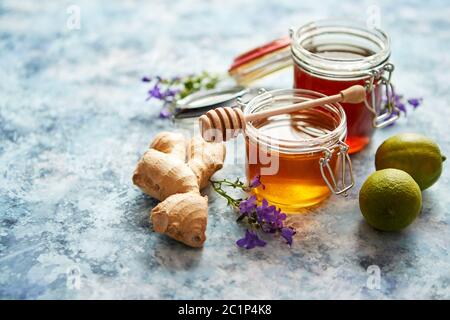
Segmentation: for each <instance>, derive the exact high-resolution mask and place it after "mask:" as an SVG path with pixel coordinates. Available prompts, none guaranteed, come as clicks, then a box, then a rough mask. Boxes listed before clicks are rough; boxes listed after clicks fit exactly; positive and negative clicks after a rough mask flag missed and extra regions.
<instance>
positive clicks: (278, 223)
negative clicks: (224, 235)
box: [211, 176, 295, 249]
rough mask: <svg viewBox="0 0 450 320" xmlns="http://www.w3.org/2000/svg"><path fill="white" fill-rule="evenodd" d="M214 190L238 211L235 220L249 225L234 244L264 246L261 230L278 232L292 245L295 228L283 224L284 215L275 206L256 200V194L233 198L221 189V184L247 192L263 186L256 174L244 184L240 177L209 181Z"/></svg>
mask: <svg viewBox="0 0 450 320" xmlns="http://www.w3.org/2000/svg"><path fill="white" fill-rule="evenodd" d="M211 183H212V185H213V188H214V190H215V191H216V192H217V193H218V194H220V195H221V196H223V197H224V198H226V199H227V201H228V204H229V205H231V206H232V207H234V208H235V209H236V210H237V211H239V217H238V218H237V221H238V222H239V221H243V222H246V223H247V225H248V226H249V227H250V229H248V230H247V231H246V232H245V236H244V237H243V238H242V239H239V240H238V241H237V242H236V244H237V245H238V246H239V247H242V248H245V249H252V248H255V247H264V246H265V245H266V242H265V241H264V240H262V239H260V238H259V236H258V234H257V231H262V232H263V233H265V234H274V235H276V234H278V235H280V236H281V237H282V238H284V240H286V243H287V244H288V245H289V246H290V245H292V238H293V236H294V235H295V230H294V229H293V228H291V227H287V226H284V222H285V220H286V215H285V214H284V213H282V212H281V210H280V209H277V208H276V207H275V206H271V205H269V203H268V202H267V200H266V199H262V201H261V203H260V204H259V203H258V202H257V199H256V196H254V195H252V196H250V197H248V198H247V199H235V198H233V197H231V196H230V195H229V194H227V193H226V192H225V191H224V190H223V188H222V187H223V186H228V187H232V188H234V189H236V188H239V189H242V190H243V191H246V192H249V191H250V190H251V189H253V188H258V187H261V188H263V189H264V188H265V186H264V184H262V182H261V180H260V177H259V176H257V177H255V178H254V179H252V181H251V182H250V183H249V184H248V185H246V184H244V183H243V182H242V181H240V179H239V178H238V179H236V180H235V181H234V182H232V181H229V180H226V179H224V180H220V181H211Z"/></svg>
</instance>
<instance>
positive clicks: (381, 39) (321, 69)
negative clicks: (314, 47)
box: [290, 19, 390, 77]
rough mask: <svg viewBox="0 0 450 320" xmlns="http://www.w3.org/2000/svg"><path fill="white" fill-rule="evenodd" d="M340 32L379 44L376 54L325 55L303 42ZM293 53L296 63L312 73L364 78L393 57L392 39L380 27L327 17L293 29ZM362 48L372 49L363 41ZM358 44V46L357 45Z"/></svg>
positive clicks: (291, 32) (291, 33) (291, 34)
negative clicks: (346, 56) (344, 56)
mask: <svg viewBox="0 0 450 320" xmlns="http://www.w3.org/2000/svg"><path fill="white" fill-rule="evenodd" d="M332 34H341V35H347V36H350V37H354V38H355V39H359V40H360V41H359V42H361V40H365V41H366V42H367V44H368V43H371V44H372V45H375V46H377V49H378V51H377V52H375V53H374V54H371V55H368V56H361V57H353V58H345V59H343V58H336V57H325V56H324V55H319V54H317V53H314V52H311V51H310V50H308V49H307V48H305V47H304V45H303V42H305V41H307V40H308V39H311V38H312V37H318V36H320V35H322V36H323V35H332ZM290 36H291V39H292V42H291V52H292V57H293V59H294V62H295V63H296V64H298V65H300V66H302V67H304V68H305V69H306V70H309V71H311V72H313V73H316V74H319V75H323V76H330V77H361V76H366V75H370V71H371V70H374V69H378V68H379V67H381V66H383V65H384V64H385V63H386V62H387V61H388V59H389V57H390V38H389V36H388V35H387V34H386V33H385V32H384V31H383V30H381V29H379V28H376V27H373V28H368V27H367V26H366V25H365V24H364V23H362V22H360V21H347V20H343V19H324V20H318V21H313V22H309V23H307V24H305V25H303V26H301V27H299V28H298V29H297V30H293V29H291V31H290ZM360 45H361V49H369V48H367V47H365V48H363V47H364V46H363V45H362V44H361V43H360ZM354 47H356V45H355V46H354Z"/></svg>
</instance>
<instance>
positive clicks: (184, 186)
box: [133, 132, 225, 247]
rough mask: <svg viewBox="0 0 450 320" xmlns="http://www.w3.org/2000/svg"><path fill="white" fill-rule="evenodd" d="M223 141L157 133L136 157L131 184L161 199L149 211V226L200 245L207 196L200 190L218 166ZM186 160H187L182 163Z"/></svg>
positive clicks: (206, 212)
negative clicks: (213, 141)
mask: <svg viewBox="0 0 450 320" xmlns="http://www.w3.org/2000/svg"><path fill="white" fill-rule="evenodd" d="M224 160H225V145H224V144H223V143H209V142H205V141H204V140H203V139H202V138H201V137H194V138H192V139H191V140H190V141H189V142H187V141H186V139H185V138H184V137H183V136H182V135H181V134H178V133H173V132H161V133H159V134H158V135H157V136H156V137H155V139H154V140H153V142H152V143H151V144H150V149H149V150H147V151H146V152H145V153H144V155H143V156H142V158H141V159H140V160H139V162H138V164H137V166H136V169H135V171H134V174H133V183H134V184H135V185H137V186H138V187H139V188H140V189H141V190H142V191H143V192H145V193H147V194H148V195H150V196H152V197H153V198H155V199H158V200H160V201H161V202H160V203H159V204H158V205H157V206H156V207H154V208H153V209H152V210H151V213H150V218H151V221H152V224H153V229H154V230H155V231H156V232H158V233H163V234H166V235H168V236H169V237H172V238H174V239H176V240H178V241H181V242H183V243H185V244H187V245H189V246H191V247H202V246H203V243H204V242H205V240H206V236H205V232H206V225H207V218H208V217H207V216H208V198H207V197H206V196H204V197H203V196H202V195H201V194H200V190H201V189H202V188H204V187H205V186H206V185H207V184H208V180H209V178H210V177H211V176H212V175H213V174H214V172H216V171H217V170H219V169H221V168H222V166H223V162H224ZM186 161H187V162H186Z"/></svg>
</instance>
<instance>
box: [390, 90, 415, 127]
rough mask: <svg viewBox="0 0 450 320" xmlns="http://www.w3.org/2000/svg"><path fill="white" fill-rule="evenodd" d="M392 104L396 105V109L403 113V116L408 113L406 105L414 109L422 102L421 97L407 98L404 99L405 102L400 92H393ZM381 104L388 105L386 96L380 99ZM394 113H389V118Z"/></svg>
mask: <svg viewBox="0 0 450 320" xmlns="http://www.w3.org/2000/svg"><path fill="white" fill-rule="evenodd" d="M392 100H393V104H394V105H395V106H396V107H397V109H398V110H399V111H398V113H403V114H404V115H405V116H406V115H407V113H408V108H407V106H411V107H413V109H416V108H417V107H419V106H420V105H421V104H422V102H423V98H409V99H407V100H406V102H405V101H404V97H403V95H401V94H396V93H395V92H394V96H393V99H392ZM382 103H383V105H384V107H385V108H387V107H388V101H387V99H386V98H384V99H383V101H382ZM395 115H397V114H395V113H393V114H391V116H390V118H392V117H394V116H395ZM394 124H395V122H394V123H392V124H391V125H394Z"/></svg>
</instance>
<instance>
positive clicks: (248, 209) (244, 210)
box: [239, 196, 256, 215]
mask: <svg viewBox="0 0 450 320" xmlns="http://www.w3.org/2000/svg"><path fill="white" fill-rule="evenodd" d="M255 209H256V197H255V196H251V197H250V198H248V199H247V200H242V201H241V203H240V204H239V211H240V213H241V214H245V215H249V214H251V213H252V212H253V210H255Z"/></svg>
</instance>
